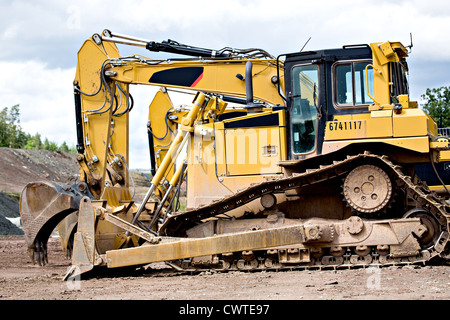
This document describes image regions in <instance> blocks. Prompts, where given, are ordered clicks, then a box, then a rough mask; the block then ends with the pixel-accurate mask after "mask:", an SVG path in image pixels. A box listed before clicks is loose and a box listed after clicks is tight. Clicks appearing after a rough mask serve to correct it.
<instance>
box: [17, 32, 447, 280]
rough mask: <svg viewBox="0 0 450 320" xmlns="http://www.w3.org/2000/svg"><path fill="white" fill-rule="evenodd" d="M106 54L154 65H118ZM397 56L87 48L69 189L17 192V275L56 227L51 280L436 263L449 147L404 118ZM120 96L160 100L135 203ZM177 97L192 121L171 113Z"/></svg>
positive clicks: (125, 104) (356, 49) (386, 48)
mask: <svg viewBox="0 0 450 320" xmlns="http://www.w3.org/2000/svg"><path fill="white" fill-rule="evenodd" d="M118 45H124V46H137V47H143V48H146V49H147V50H149V51H150V52H163V53H164V54H165V55H170V58H167V59H152V58H149V57H146V56H142V55H138V54H134V55H129V56H122V55H121V54H120V53H119V51H118V47H117V46H118ZM409 52H410V50H409V48H408V47H405V46H404V45H402V44H401V43H399V42H389V41H388V42H379V43H371V44H370V45H347V46H343V47H342V48H337V49H326V50H316V51H301V52H294V53H289V54H283V55H279V56H277V57H275V56H272V55H271V54H270V53H268V52H266V51H265V50H262V49H258V48H250V49H236V48H230V47H225V48H223V49H220V50H211V49H205V48H200V47H194V46H189V45H185V44H181V43H179V42H176V41H174V40H167V41H163V42H155V41H148V40H145V39H140V38H136V37H133V36H127V35H122V34H116V33H113V32H111V31H110V30H104V31H103V32H102V33H101V34H94V35H93V36H92V37H91V38H89V39H87V40H86V41H85V42H84V43H83V45H82V47H81V48H80V50H79V52H78V64H77V69H76V76H75V80H74V82H73V88H74V97H75V98H74V100H75V114H76V128H77V151H78V155H77V161H78V164H79V174H80V181H79V183H76V184H74V185H57V184H51V183H44V182H33V183H30V184H28V185H27V186H26V187H25V188H24V190H23V192H22V194H21V199H20V211H21V218H22V223H23V228H24V231H25V235H26V240H27V244H28V252H29V254H30V257H31V258H32V260H33V261H34V262H36V263H39V264H41V265H44V264H46V263H47V262H48V261H47V241H48V238H49V235H50V234H51V232H52V231H53V230H54V229H55V227H57V228H58V231H59V233H60V236H61V242H62V248H63V250H64V251H65V252H66V254H67V255H68V256H69V257H71V259H72V267H71V269H70V271H69V272H68V273H67V275H66V279H70V278H71V277H74V276H79V275H81V274H84V273H86V272H89V271H90V270H93V269H96V270H98V269H100V268H120V267H128V266H135V267H140V266H145V265H148V264H150V263H153V262H166V263H167V264H168V265H170V266H172V267H173V268H175V269H176V270H187V271H198V270H205V269H215V270H220V271H227V270H266V269H267V270H278V269H286V268H287V269H293V268H322V267H331V268H336V267H340V266H344V267H352V266H355V267H357V266H371V265H378V266H383V265H393V264H395V265H402V264H411V263H426V262H427V261H429V260H431V259H433V258H443V259H447V258H448V254H449V250H448V249H449V246H448V240H449V221H450V203H449V202H448V199H449V194H448V188H449V187H450V179H449V178H450V176H449V173H448V170H444V169H443V168H444V167H443V166H445V165H447V166H446V167H445V168H447V167H448V161H450V147H449V138H448V137H445V136H440V135H439V134H438V128H437V125H436V122H435V121H434V120H433V119H432V118H431V117H430V116H429V115H427V114H426V113H425V112H424V111H423V110H421V109H420V108H418V104H417V102H415V101H410V98H409V87H408V81H407V79H408V78H407V73H408V65H407V62H406V58H407V57H408V54H409ZM130 85H150V86H156V87H160V89H159V91H157V93H156V95H155V96H154V98H153V100H152V101H151V103H150V104H149V107H148V122H147V131H148V137H149V140H148V146H149V152H150V162H151V163H150V165H151V168H152V179H151V185H150V187H149V189H148V191H147V193H146V194H145V196H144V198H143V200H142V201H140V202H137V201H136V200H135V199H133V196H132V192H131V190H133V181H132V178H131V175H130V171H129V168H130V163H129V158H130V157H129V156H130V155H129V144H130V143H129V142H130V139H133V137H129V122H130V121H129V115H130V112H132V109H133V106H134V101H133V97H132V94H131V91H132V90H131V88H132V86H130ZM180 90H182V91H183V92H192V93H193V94H192V97H193V99H192V103H191V104H189V105H179V106H175V105H173V104H172V101H171V98H170V95H169V93H170V92H172V91H180ZM146 145H147V142H146V143H144V145H143V148H146ZM184 181H186V183H185V184H186V193H187V196H186V198H187V200H186V208H185V210H180V209H179V203H180V201H179V195H180V190H181V186H182V184H183V185H184Z"/></svg>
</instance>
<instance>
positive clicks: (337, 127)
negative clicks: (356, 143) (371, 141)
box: [325, 117, 392, 141]
mask: <svg viewBox="0 0 450 320" xmlns="http://www.w3.org/2000/svg"><path fill="white" fill-rule="evenodd" d="M385 137H392V118H390V117H380V118H371V119H362V120H346V121H327V124H326V128H325V141H330V140H347V139H367V138H385Z"/></svg>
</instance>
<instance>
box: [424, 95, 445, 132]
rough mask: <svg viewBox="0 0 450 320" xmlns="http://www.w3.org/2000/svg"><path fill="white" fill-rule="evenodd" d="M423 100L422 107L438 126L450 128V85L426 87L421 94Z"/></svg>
mask: <svg viewBox="0 0 450 320" xmlns="http://www.w3.org/2000/svg"><path fill="white" fill-rule="evenodd" d="M421 98H422V99H423V100H424V101H425V103H424V105H423V109H424V110H425V112H426V113H428V114H429V115H430V116H431V117H432V118H433V119H434V121H436V123H437V124H438V127H439V128H450V87H440V88H433V89H430V88H428V89H427V90H426V91H425V94H423V95H422V96H421Z"/></svg>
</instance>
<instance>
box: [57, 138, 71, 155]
mask: <svg viewBox="0 0 450 320" xmlns="http://www.w3.org/2000/svg"><path fill="white" fill-rule="evenodd" d="M59 151H62V152H67V153H68V152H69V146H68V145H67V143H66V142H65V141H64V142H63V143H62V144H61V146H60V147H59Z"/></svg>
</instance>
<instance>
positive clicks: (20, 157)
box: [0, 148, 78, 235]
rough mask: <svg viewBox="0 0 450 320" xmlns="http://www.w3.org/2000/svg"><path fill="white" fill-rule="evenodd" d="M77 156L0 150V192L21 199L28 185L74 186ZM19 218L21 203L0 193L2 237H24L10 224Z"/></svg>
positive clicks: (20, 231)
mask: <svg viewBox="0 0 450 320" xmlns="http://www.w3.org/2000/svg"><path fill="white" fill-rule="evenodd" d="M75 157H76V155H73V154H68V153H64V152H59V151H57V152H52V151H46V150H37V149H36V150H34V149H33V150H24V149H9V148H0V191H4V192H7V193H12V194H15V195H16V196H17V197H18V196H19V194H20V193H21V192H22V190H23V188H24V187H25V186H26V185H27V184H28V183H29V182H34V181H50V182H57V183H61V184H65V183H68V184H72V183H75V180H76V179H77V178H78V164H77V162H76V158H75ZM19 216H20V212H19V203H18V201H16V200H14V199H12V198H10V197H9V196H8V195H6V194H4V193H2V192H0V234H7V235H8V234H9V235H22V234H23V231H22V229H20V228H19V227H17V226H16V225H14V224H13V223H12V222H11V221H10V219H11V220H12V219H14V218H17V217H19ZM8 218H9V219H8Z"/></svg>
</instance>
